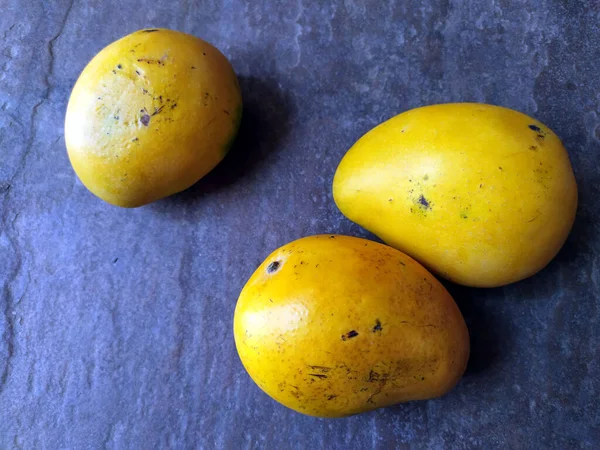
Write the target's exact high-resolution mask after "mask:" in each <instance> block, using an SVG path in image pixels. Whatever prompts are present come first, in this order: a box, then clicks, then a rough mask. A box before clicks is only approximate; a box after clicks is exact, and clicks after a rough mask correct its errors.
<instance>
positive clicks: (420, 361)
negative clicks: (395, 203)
mask: <svg viewBox="0 0 600 450" xmlns="http://www.w3.org/2000/svg"><path fill="white" fill-rule="evenodd" d="M234 336H235V343H236V347H237V350H238V354H239V356H240V359H241V361H242V363H243V365H244V367H245V368H246V370H247V371H248V373H249V374H250V376H251V378H252V379H253V380H254V381H255V382H256V384H258V386H259V387H260V388H261V389H262V390H263V391H265V392H266V393H267V394H268V395H270V396H271V397H272V398H274V399H275V400H277V401H278V402H280V403H282V404H283V405H285V406H287V407H289V408H291V409H293V410H295V411H298V412H301V413H304V414H307V415H311V416H320V417H342V416H347V415H351V414H356V413H360V412H364V411H368V410H372V409H375V408H380V407H384V406H388V405H393V404H395V403H399V402H406V401H410V400H421V399H428V398H432V397H438V396H441V395H443V394H445V393H446V392H448V391H449V390H450V389H452V387H453V386H454V385H455V384H456V383H457V382H458V380H459V379H460V377H461V376H462V374H463V372H464V370H465V367H466V364H467V360H468V357H469V335H468V331H467V327H466V325H465V322H464V320H463V317H462V315H461V313H460V311H459V309H458V307H457V306H456V304H455V303H454V301H453V299H452V297H451V296H450V294H449V293H448V292H447V291H446V290H445V289H444V287H443V286H442V285H441V284H440V283H439V282H438V281H437V280H436V279H435V278H434V277H433V276H432V275H431V274H430V273H429V272H428V271H427V270H426V269H425V268H424V267H423V266H421V265H420V264H419V263H417V262H416V261H414V260H413V259H412V258H410V257H408V256H406V255H404V254H403V253H401V252H399V251H398V250H395V249H393V248H391V247H388V246H386V245H383V244H379V243H376V242H372V241H368V240H365V239H359V238H353V237H347V236H339V235H326V236H324V235H321V236H311V237H306V238H303V239H300V240H297V241H294V242H291V243H289V244H287V245H284V246H283V247H281V248H279V249H278V250H276V251H275V252H273V253H272V254H271V255H269V257H267V259H266V260H265V261H264V262H263V263H262V264H261V266H260V267H259V268H258V269H257V270H256V272H255V273H254V274H253V275H252V277H251V278H250V280H249V281H248V283H247V284H246V286H245V287H244V289H243V290H242V293H241V295H240V297H239V300H238V303H237V306H236V309H235V316H234Z"/></svg>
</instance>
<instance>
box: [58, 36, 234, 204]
mask: <svg viewBox="0 0 600 450" xmlns="http://www.w3.org/2000/svg"><path fill="white" fill-rule="evenodd" d="M241 114H242V98H241V93H240V88H239V84H238V81H237V78H236V76H235V73H234V72H233V69H232V67H231V65H230V63H229V61H227V59H226V58H225V56H223V54H221V52H219V50H217V49H216V48H215V47H213V46H212V45H210V44H209V43H207V42H205V41H203V40H201V39H199V38H197V37H194V36H190V35H188V34H185V33H181V32H177V31H172V30H167V29H147V30H141V31H138V32H135V33H133V34H130V35H128V36H126V37H124V38H122V39H120V40H118V41H116V42H114V43H112V44H110V45H109V46H108V47H106V48H104V49H103V50H102V51H101V52H100V53H98V54H97V55H96V56H95V57H94V58H93V59H92V61H91V62H90V63H89V64H88V65H87V67H86V68H85V69H84V70H83V72H82V74H81V76H80V77H79V79H78V80H77V83H76V84H75V87H74V88H73V92H72V94H71V97H70V100H69V105H68V107H67V114H66V120H65V141H66V145H67V150H68V154H69V159H70V160H71V164H72V165H73V168H74V169H75V172H76V173H77V175H78V176H79V178H80V179H81V181H82V182H83V184H84V185H85V186H86V187H87V188H88V189H89V190H90V191H91V192H93V193H94V194H95V195H97V196H98V197H100V198H101V199H103V200H105V201H107V202H109V203H112V204H114V205H118V206H122V207H137V206H141V205H145V204H147V203H150V202H153V201H155V200H158V199H160V198H163V197H166V196H169V195H171V194H174V193H176V192H179V191H182V190H184V189H186V188H188V187H190V186H191V185H192V184H194V183H195V182H197V181H198V180H199V179H200V178H202V177H203V176H204V175H206V174H207V173H208V172H209V171H211V170H212V169H213V168H214V167H215V166H216V165H217V164H218V163H219V162H220V161H221V160H222V159H223V157H224V156H225V154H226V153H227V150H228V149H229V146H230V145H231V143H232V142H233V140H234V138H235V136H236V134H237V131H238V127H239V124H240V120H241Z"/></svg>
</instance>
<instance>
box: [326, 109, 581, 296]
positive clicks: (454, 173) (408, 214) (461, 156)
mask: <svg viewBox="0 0 600 450" xmlns="http://www.w3.org/2000/svg"><path fill="white" fill-rule="evenodd" d="M333 197H334V199H335V202H336V204H337V206H338V207H339V209H340V211H341V212H342V213H343V214H344V215H345V216H347V217H348V218H349V219H350V220H352V221H354V222H356V223H358V224H359V225H361V226H363V227H364V228H366V229H367V230H369V231H371V232H373V233H374V234H376V235H377V236H379V237H380V238H381V239H383V240H384V241H385V242H386V243H388V244H389V245H391V246H393V247H395V248H397V249H399V250H401V251H403V252H405V253H407V254H409V255H410V256H412V257H413V258H415V259H416V260H418V261H419V262H421V263H422V264H424V265H425V266H426V267H427V268H429V269H430V270H432V271H434V272H435V273H437V274H439V275H441V276H442V277H445V278H447V279H449V280H451V281H454V282H456V283H460V284H464V285H468V286H475V287H493V286H501V285H505V284H509V283H512V282H515V281H518V280H521V279H524V278H527V277H529V276H531V275H533V274H535V273H536V272H538V271H539V270H541V269H542V268H543V267H545V266H546V265H547V264H548V263H549V262H550V260H551V259H552V258H553V257H554V256H555V255H556V254H557V253H558V251H559V250H560V248H561V246H562V245H563V243H564V242H565V240H566V238H567V235H568V233H569V231H570V230H571V227H572V225H573V221H574V219H575V212H576V209H577V185H576V182H575V176H574V174H573V169H572V168H571V163H570V161H569V157H568V154H567V152H566V150H565V148H564V147H563V145H562V143H561V141H560V139H559V138H558V137H557V136H556V135H555V134H554V133H553V132H552V131H551V130H550V129H549V128H548V127H546V126H545V125H544V124H542V123H540V122H538V121H537V120H535V119H532V118H531V117H528V116H526V115H524V114H521V113H519V112H517V111H513V110H510V109H506V108H501V107H497V106H491V105H484V104H474V103H462V104H461V103H458V104H443V105H435V106H427V107H423V108H418V109H413V110H411V111H408V112H405V113H403V114H400V115H398V116H396V117H394V118H392V119H390V120H388V121H387V122H384V123H382V124H381V125H379V126H378V127H376V128H374V129H373V130H371V131H370V132H368V133H367V134H366V135H364V136H363V137H362V138H361V139H360V140H359V141H358V142H356V144H354V146H353V147H352V148H351V149H350V150H349V151H348V153H347V154H346V155H345V156H344V158H343V159H342V161H341V163H340V165H339V167H338V169H337V171H336V173H335V177H334V181H333Z"/></svg>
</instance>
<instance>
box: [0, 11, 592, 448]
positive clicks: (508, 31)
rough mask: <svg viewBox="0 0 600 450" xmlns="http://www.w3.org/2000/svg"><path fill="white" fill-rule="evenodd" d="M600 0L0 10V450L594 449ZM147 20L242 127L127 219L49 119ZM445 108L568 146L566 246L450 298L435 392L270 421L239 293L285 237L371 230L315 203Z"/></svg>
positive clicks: (278, 409) (274, 409)
mask: <svg viewBox="0 0 600 450" xmlns="http://www.w3.org/2000/svg"><path fill="white" fill-rule="evenodd" d="M321 4H324V5H325V6H322V5H321ZM599 5H600V4H599V3H598V2H597V1H596V0H581V1H580V0H572V1H571V0H570V1H548V2H534V1H532V0H516V1H511V2H509V1H505V0H442V1H439V2H433V1H423V0H406V1H402V2H394V1H389V2H385V1H366V2H359V1H352V0H346V1H344V2H341V1H338V2H310V3H309V2H308V1H305V2H302V1H297V2H283V1H279V2H266V1H263V2H242V1H240V0H231V1H227V2H221V1H214V2H208V1H207V2H199V1H194V0H188V1H168V0H157V1H154V2H133V1H129V0H126V1H117V0H106V1H100V0H92V1H86V2H83V1H79V0H76V1H72V0H71V1H67V0H55V1H52V2H49V1H44V2H33V1H22V0H2V2H0V11H1V13H0V36H1V37H2V39H1V40H0V151H1V153H0V155H1V159H0V219H1V221H0V288H1V289H2V291H0V292H1V293H0V295H1V297H0V448H2V449H4V448H8V449H10V448H19V449H21V448H22V449H44V448H47V449H83V448H91V449H92V448H93V449H95V448H109V449H125V448H131V449H137V448H182V449H183V448H206V449H212V448H231V449H238V448H278V449H280V448H298V449H306V448H340V449H349V448H381V449H387V448H394V447H395V448H415V449H418V448H423V449H426V448H427V449H430V448H452V449H462V448H465V449H466V448H556V449H566V448H590V449H592V448H598V447H599V446H600V408H599V407H598V397H599V395H600V371H599V369H600V368H599V365H600V355H599V350H598V348H599V347H598V342H599V338H600V331H599V330H600V323H599V315H600V312H599V306H598V303H599V298H600V285H599V283H600V281H599V257H600V236H599V229H598V220H597V217H598V216H599V214H600V174H599V170H598V162H599V156H598V155H599V154H600V140H599V139H600V128H599V125H600V109H599V108H600V95H599V93H600V77H598V73H600V40H599V36H600V34H599V33H600V27H599V23H600V6H599ZM147 26H154V27H170V28H176V29H180V30H183V31H187V32H190V33H193V34H196V35H198V36H200V37H203V38H205V39H207V40H209V41H211V42H213V43H214V44H216V45H217V46H218V47H219V48H220V49H221V50H222V51H223V52H224V53H225V54H226V55H227V56H228V57H230V58H231V60H232V62H233V64H234V66H235V69H236V71H237V72H238V74H239V76H240V79H241V83H242V87H243V94H244V98H245V104H246V111H245V117H244V121H243V127H242V133H241V136H240V138H239V140H238V142H237V144H236V146H235V148H234V150H233V151H232V153H231V154H230V156H228V158H227V159H226V161H225V162H224V163H223V164H222V165H221V166H219V168H218V169H217V170H216V171H214V173H212V174H211V175H209V176H208V177H207V178H206V179H204V180H203V181H201V182H200V183H199V184H198V185H196V186H194V187H193V188H191V189H190V190H189V191H187V192H184V193H182V194H179V195H176V196H175V197H173V198H170V199H166V200H163V201H161V202H158V203H156V204H154V205H151V206H148V207H144V208H140V209H136V210H122V209H118V208H114V207H111V206H109V205H107V204H104V203H102V202H101V201H99V200H97V199H96V198H94V197H93V196H92V195H91V194H89V193H88V192H87V191H86V190H85V188H84V187H83V186H82V185H81V184H80V183H79V182H78V181H77V179H76V177H75V176H74V174H73V172H72V169H71V168H70V165H69V162H68V159H67V156H66V152H65V148H64V139H63V135H62V126H63V119H64V112H65V108H66V102H67V99H68V95H69V92H70V89H71V87H72V85H73V84H74V82H75V80H76V79H77V76H78V74H79V72H80V71H81V70H82V68H83V67H84V65H85V64H86V62H87V61H88V60H89V59H90V58H91V57H92V56H93V55H94V54H95V53H96V52H97V51H98V50H100V49H101V48H102V47H104V46H105V45H106V44H108V43H109V42H111V41H113V40H115V39H117V38H119V37H121V36H122V35H124V34H127V33H129V32H131V31H134V30H136V29H139V28H143V27H147ZM446 101H484V102H490V103H495V104H500V105H504V106H508V107H512V108H515V109H519V110H521V111H523V112H526V113H528V114H531V115H534V116H536V117H537V118H539V119H540V120H542V121H543V122H545V123H547V124H548V125H549V126H551V127H552V128H553V129H554V130H555V131H556V132H557V133H558V134H559V135H560V136H561V137H562V138H563V139H564V142H565V144H566V146H567V147H568V149H569V152H570V155H571V158H572V161H573V165H574V168H575V170H576V174H577V178H578V181H579V183H580V194H581V198H580V201H581V206H580V210H579V214H578V219H577V223H576V225H575V229H574V231H573V233H572V235H571V237H570V239H569V241H568V243H567V245H566V247H565V249H564V250H563V251H562V252H561V253H560V255H559V256H558V258H557V259H556V260H555V261H554V262H553V263H552V264H551V265H550V266H549V267H548V268H547V269H546V270H545V271H543V272H542V273H540V274H539V275H538V276H536V277H534V278H532V279H529V280H526V281H524V282H521V283H518V284H516V285H513V286H509V287H506V288H503V289H495V290H472V289H464V288H458V287H451V290H452V292H453V294H454V295H455V298H456V299H457V302H458V303H459V305H460V307H461V309H462V310H463V312H464V314H465V317H466V319H467V321H468V324H469V328H470V331H471V335H472V341H473V344H472V345H473V355H472V359H471V362H470V366H469V369H468V373H467V375H466V376H465V378H464V379H463V380H462V382H461V383H460V385H459V386H458V387H457V388H456V389H455V390H454V391H453V392H452V393H450V394H449V395H448V396H446V397H445V398H443V399H437V400H432V401H428V402H417V403H411V404H407V405H402V406H398V407H394V408H389V409H387V410H381V411H375V412H372V413H368V414H365V415H360V416H356V417H352V418H348V419H342V420H330V421H326V420H319V419H313V418H309V417H304V416H301V415H298V414H295V413H293V412H291V411H288V410H286V409H285V408H283V407H282V406H280V405H278V404H276V403H275V402H273V401H271V400H270V399H269V398H267V397H266V395H264V394H263V393H262V392H261V391H260V390H259V389H258V388H257V387H256V386H255V385H254V384H253V383H252V382H251V380H250V379H249V377H248V376H247V375H246V374H245V372H244V371H243V368H242V366H241V364H240V362H239V360H238V359H237V355H236V353H235V348H234V343H233V339H232V331H231V325H232V315H233V310H234V306H235V301H236V299H237V295H238V293H239V291H240V290H241V288H242V286H243V284H244V283H245V281H246V280H247V278H248V277H249V276H250V274H251V273H252V271H253V270H254V268H255V267H256V265H257V264H258V263H259V262H261V261H262V259H263V258H264V257H265V256H266V255H267V254H268V253H270V252H271V251H272V250H273V249H275V248H276V247H277V246H279V245H282V244H284V243H286V242H288V241H290V240H292V239H295V238H299V237H301V236H304V235H307V234H315V233H322V232H337V233H344V234H351V235H361V236H367V234H366V233H365V232H364V231H361V230H360V228H359V227H357V226H356V225H353V224H351V223H350V222H349V221H347V220H346V219H344V218H343V217H342V216H341V214H340V213H339V212H338V211H337V209H336V207H335V205H334V203H333V200H332V198H331V192H330V185H331V181H332V178H333V173H334V170H335V167H336V165H337V163H338V161H339V160H340V158H341V157H342V155H343V154H344V152H345V151H346V150H347V148H348V147H349V146H350V145H351V144H352V143H353V142H354V141H355V140H356V139H357V138H358V137H360V136H361V135H362V134H363V133H364V132H366V131H367V130H369V129H370V128H371V127H373V126H374V125H375V124H377V123H379V122H380V121H382V120H384V119H386V118H388V117H390V116H392V115H394V114H396V113H398V112H401V111H403V110H406V109H409V108H412V107H415V106H419V105H423V104H428V103H436V102H446Z"/></svg>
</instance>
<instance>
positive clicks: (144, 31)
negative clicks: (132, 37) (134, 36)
mask: <svg viewBox="0 0 600 450" xmlns="http://www.w3.org/2000/svg"><path fill="white" fill-rule="evenodd" d="M155 31H158V30H157V29H156V28H149V29H147V30H142V33H154V32H155Z"/></svg>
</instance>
